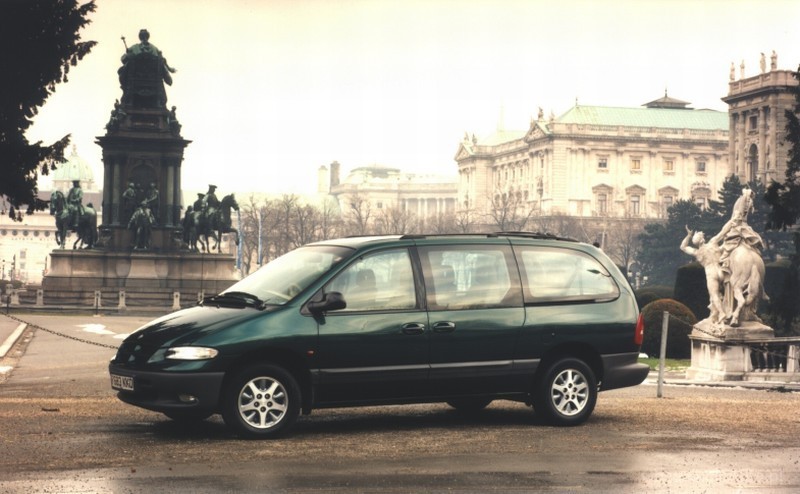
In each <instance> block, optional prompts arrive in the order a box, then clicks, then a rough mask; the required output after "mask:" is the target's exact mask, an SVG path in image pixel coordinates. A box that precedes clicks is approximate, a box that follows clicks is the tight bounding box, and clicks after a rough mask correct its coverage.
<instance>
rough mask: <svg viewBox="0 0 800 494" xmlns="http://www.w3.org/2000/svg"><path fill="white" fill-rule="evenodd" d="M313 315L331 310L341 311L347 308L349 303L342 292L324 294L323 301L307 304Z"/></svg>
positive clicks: (312, 301)
mask: <svg viewBox="0 0 800 494" xmlns="http://www.w3.org/2000/svg"><path fill="white" fill-rule="evenodd" d="M306 307H307V308H308V310H309V312H311V313H312V314H322V313H323V312H327V311H330V310H340V309H344V308H345V307H347V302H345V300H344V296H343V295H342V294H341V293H340V292H328V293H323V294H322V300H311V301H310V302H308V304H306Z"/></svg>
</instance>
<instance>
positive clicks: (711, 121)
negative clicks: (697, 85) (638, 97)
mask: <svg viewBox="0 0 800 494" xmlns="http://www.w3.org/2000/svg"><path fill="white" fill-rule="evenodd" d="M556 121H557V122H559V123H567V124H572V123H574V124H579V125H612V126H623V127H660V128H667V129H696V130H728V114H727V112H720V111H716V110H690V109H671V108H614V107H605V106H575V107H573V108H571V109H570V110H569V111H567V112H566V113H564V114H563V115H561V116H560V117H558V118H557V119H556Z"/></svg>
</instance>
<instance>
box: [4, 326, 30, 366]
mask: <svg viewBox="0 0 800 494" xmlns="http://www.w3.org/2000/svg"><path fill="white" fill-rule="evenodd" d="M27 327H28V325H27V324H25V323H20V324H19V326H17V329H15V330H14V332H13V333H11V335H10V336H9V337H8V338H6V341H4V342H3V345H2V346H0V358H3V357H5V356H6V354H7V353H8V351H9V350H11V347H13V346H14V343H16V342H17V340H18V339H19V337H20V336H21V335H22V333H23V331H25V328H27Z"/></svg>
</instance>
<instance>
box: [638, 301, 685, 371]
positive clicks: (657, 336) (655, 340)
mask: <svg viewBox="0 0 800 494" xmlns="http://www.w3.org/2000/svg"><path fill="white" fill-rule="evenodd" d="M664 311H667V312H669V314H670V318H669V328H668V332H667V355H666V356H667V358H676V359H686V358H690V357H691V355H692V344H691V342H690V341H689V334H690V333H691V332H692V326H694V325H695V324H696V323H697V318H696V317H695V315H694V313H693V312H692V311H691V309H689V308H688V307H686V306H685V305H684V304H682V303H680V302H678V301H677V300H673V299H669V298H666V299H660V300H656V301H655V302H651V303H649V304H647V305H646V306H645V308H644V309H642V316H643V317H644V341H643V342H642V351H643V352H644V353H646V354H647V355H649V356H651V357H658V356H659V354H660V352H661V324H662V319H663V317H664V316H663V313H664Z"/></svg>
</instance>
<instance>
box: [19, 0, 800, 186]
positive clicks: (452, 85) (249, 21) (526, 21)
mask: <svg viewBox="0 0 800 494" xmlns="http://www.w3.org/2000/svg"><path fill="white" fill-rule="evenodd" d="M97 4H98V7H97V11H96V12H95V13H94V14H92V15H91V17H90V18H91V19H92V24H90V25H89V27H88V28H87V29H85V30H84V31H83V39H85V40H95V41H97V42H98V45H97V46H96V47H95V48H94V49H93V50H92V52H91V53H90V54H89V55H88V56H87V57H85V58H84V60H83V61H82V62H80V63H79V64H78V66H77V67H74V68H73V69H72V71H71V72H70V75H69V82H68V83H66V84H61V85H59V86H58V88H57V90H56V93H55V94H54V95H53V96H51V97H50V98H49V99H48V101H47V102H46V103H45V106H44V107H43V108H42V109H41V111H40V113H39V115H38V117H37V118H36V122H35V125H34V126H33V127H32V128H31V130H30V131H29V133H28V138H29V140H31V141H36V140H43V141H45V142H46V143H50V142H52V141H54V140H55V139H57V138H59V137H61V136H63V135H64V134H66V133H71V134H72V136H73V143H74V144H76V146H77V151H78V154H79V155H80V156H82V157H83V158H85V159H86V160H88V161H89V162H90V163H91V164H92V166H93V167H94V168H95V170H96V173H97V179H98V181H100V174H101V173H102V161H101V149H100V147H99V146H98V145H96V144H95V143H94V141H95V137H96V136H99V135H102V134H104V133H105V129H104V126H105V124H106V123H107V121H108V117H109V114H110V111H111V109H112V107H113V104H114V100H115V99H117V98H120V97H121V90H120V88H119V81H118V79H117V69H118V68H119V66H120V57H121V56H122V54H123V53H124V47H123V43H122V40H121V39H120V37H122V36H124V37H125V38H126V41H127V43H128V45H129V46H130V45H132V44H134V43H137V42H138V39H137V36H138V32H139V29H141V28H146V29H147V30H148V31H149V32H150V35H151V37H150V41H151V43H153V44H154V45H156V46H157V47H158V48H159V49H160V50H161V51H162V52H163V53H164V55H165V57H166V58H167V60H168V62H169V64H170V65H171V66H173V67H175V68H177V70H178V72H177V73H176V74H173V81H174V82H173V85H172V86H170V87H167V97H168V99H169V101H168V105H169V106H172V105H175V106H177V116H178V119H179V121H180V122H181V124H182V125H183V129H182V135H183V137H184V138H186V139H189V140H191V141H192V143H191V144H190V145H189V146H188V148H187V149H186V153H185V155H184V162H183V175H182V177H183V186H184V189H186V190H189V191H193V190H197V191H205V189H206V185H207V184H208V183H215V184H216V185H217V186H218V187H219V189H218V193H220V194H227V193H229V192H234V191H235V192H247V191H256V190H258V191H265V192H301V193H302V192H307V193H312V192H314V191H315V189H316V171H317V169H318V168H319V167H320V166H321V165H328V164H329V163H330V162H332V161H334V160H337V161H339V162H340V163H341V164H342V167H343V171H344V172H345V173H346V172H347V171H349V170H350V169H352V168H356V167H360V166H368V165H373V164H378V165H384V166H392V167H397V168H401V169H404V170H407V171H410V172H417V173H437V174H453V175H455V173H456V164H455V161H454V159H453V158H454V156H455V153H456V151H457V149H458V144H459V142H460V140H461V139H462V137H463V136H464V133H465V132H469V133H470V134H472V133H474V134H476V135H477V136H478V137H479V138H480V137H481V136H485V135H488V134H490V133H491V132H492V131H493V130H494V129H495V128H496V127H497V126H498V121H499V119H500V115H501V113H502V114H503V115H504V126H505V128H506V129H526V128H527V127H528V124H529V122H530V119H531V117H533V116H535V115H536V113H537V111H538V108H539V107H542V108H543V109H544V111H545V114H546V115H549V114H550V112H551V111H552V112H553V113H555V115H557V116H558V115H561V114H563V113H564V112H566V111H567V110H569V109H570V108H571V107H572V106H574V105H575V101H576V99H577V101H578V103H579V104H584V105H598V106H623V107H637V106H640V105H642V104H643V103H646V102H648V101H651V100H654V99H656V98H659V97H661V96H663V95H664V91H665V89H667V90H668V91H669V95H670V96H672V97H675V98H679V99H682V100H684V101H689V102H691V106H692V107H694V108H712V109H716V110H721V111H726V110H727V108H726V105H725V104H724V103H723V102H722V101H721V100H720V98H721V97H723V96H725V95H726V94H727V90H728V78H729V72H730V64H731V62H735V64H736V78H737V79H738V78H739V64H740V63H741V61H742V60H744V61H745V64H746V76H748V77H749V76H752V75H755V74H757V73H758V71H759V69H758V65H759V63H758V62H759V56H760V53H761V52H764V53H766V55H767V59H768V62H767V64H768V65H769V55H770V53H771V52H772V50H775V51H776V52H777V53H778V68H779V69H786V70H795V69H796V68H797V66H798V64H799V63H800V24H798V20H800V1H798V0H758V1H757V0H751V1H737V0H703V1H695V0H686V1H683V0H654V1H644V0H607V1H604V0H593V1H578V0H558V1H538V0H520V1H514V0H474V1H470V0H419V1H417V0H385V1H381V0H363V1H359V0H319V1H317V0H139V1H135V2H134V1H130V0H97ZM501 109H503V110H501Z"/></svg>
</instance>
